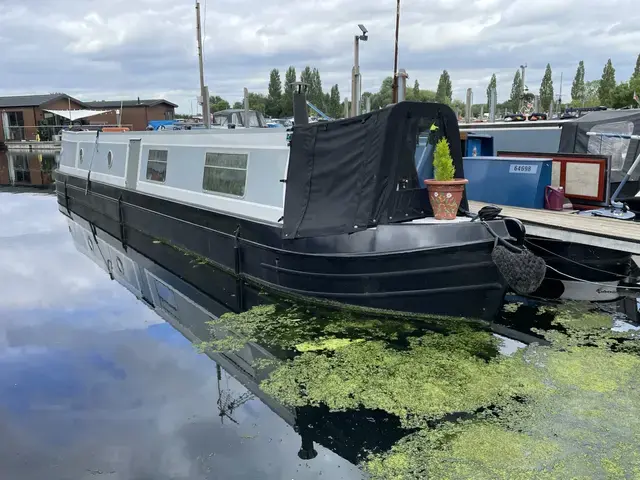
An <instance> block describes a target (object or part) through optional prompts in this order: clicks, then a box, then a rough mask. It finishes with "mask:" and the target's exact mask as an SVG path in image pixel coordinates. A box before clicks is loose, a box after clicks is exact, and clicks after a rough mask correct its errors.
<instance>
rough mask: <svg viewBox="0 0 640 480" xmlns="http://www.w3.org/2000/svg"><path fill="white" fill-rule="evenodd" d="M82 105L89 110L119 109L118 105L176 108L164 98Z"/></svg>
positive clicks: (98, 102) (102, 101) (104, 101)
mask: <svg viewBox="0 0 640 480" xmlns="http://www.w3.org/2000/svg"><path fill="white" fill-rule="evenodd" d="M84 103H85V104H86V105H87V106H88V107H91V108H120V105H122V106H123V107H155V106H156V105H160V104H161V103H165V104H167V105H169V106H171V107H174V108H175V107H177V106H178V105H176V104H175V103H172V102H170V101H168V100H165V99H164V98H156V99H151V100H140V99H137V100H99V101H93V102H84Z"/></svg>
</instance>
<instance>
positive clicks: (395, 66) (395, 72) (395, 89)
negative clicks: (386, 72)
mask: <svg viewBox="0 0 640 480" xmlns="http://www.w3.org/2000/svg"><path fill="white" fill-rule="evenodd" d="M399 30H400V0H397V4H396V45H395V49H394V58H393V85H392V87H391V91H392V97H391V103H398V32H399Z"/></svg>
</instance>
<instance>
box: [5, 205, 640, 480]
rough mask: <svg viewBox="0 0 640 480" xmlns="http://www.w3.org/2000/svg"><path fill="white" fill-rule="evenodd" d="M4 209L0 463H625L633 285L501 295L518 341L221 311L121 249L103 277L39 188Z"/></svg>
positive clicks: (582, 469)
mask: <svg viewBox="0 0 640 480" xmlns="http://www.w3.org/2000/svg"><path fill="white" fill-rule="evenodd" d="M0 224H1V225H3V228H2V229H0V278H3V279H8V281H6V282H3V288H2V289H1V290H0V332H1V334H0V362H2V365H1V367H0V422H1V423H2V425H3V440H4V441H3V443H2V445H1V446H0V478H20V479H31V478H33V479H41V478H52V479H57V478H60V479H63V478H74V479H75V478H96V476H97V477H98V478H103V477H104V478H117V479H129V478H136V479H137V478H153V479H169V478H171V479H209V478H210V479H218V478H220V479H236V478H237V479H257V478H259V479H296V480H298V479H316V478H331V479H340V478H344V479H352V478H353V479H355V478H363V477H365V476H366V475H367V474H368V475H370V476H371V477H372V478H380V479H382V478H385V479H387V478H398V479H412V478H436V479H440V478H451V479H457V478H460V479H465V478H473V479H485V478H486V479H496V478H501V479H502V478H503V479H512V478H518V479H521V478H525V479H529V478H531V479H539V478H544V479H546V478H553V479H564V478H637V476H638V475H640V456H639V455H638V453H637V452H636V448H635V446H636V445H637V443H638V440H640V403H638V394H637V391H638V387H640V340H639V339H638V338H637V337H636V336H635V335H636V327H635V324H634V322H635V321H637V305H636V302H635V300H633V299H627V300H623V301H620V302H613V303H607V304H599V305H590V304H588V303H584V302H583V303H571V304H564V305H560V306H549V305H547V306H540V305H539V304H518V303H512V304H509V305H508V306H507V307H506V308H505V311H504V312H503V314H502V318H501V322H502V323H503V324H504V325H507V326H509V327H510V328H517V329H519V330H522V331H524V332H526V333H527V334H528V335H531V336H534V337H535V338H538V339H539V341H540V342H541V343H542V344H544V345H539V346H536V345H534V346H530V347H526V346H525V345H524V344H522V343H518V342H514V341H508V340H506V339H503V338H499V337H497V336H496V335H495V334H493V333H492V332H490V331H488V330H487V329H486V326H484V325H482V324H477V323H475V322H466V321H461V320H459V321H452V320H450V319H429V321H428V322H427V321H426V320H425V319H415V318H410V317H407V316H405V317H401V318H377V317H371V316H363V315H361V314H357V313H345V312H335V311H330V310H326V309H325V308H323V307H321V306H317V305H315V306H314V305H300V304H289V303H283V302H280V303H278V304H277V305H275V306H274V305H265V306H262V307H258V308H256V309H254V310H252V311H251V312H247V313H244V314H241V315H227V316H225V317H223V318H222V319H217V320H216V319H214V318H213V317H212V316H211V315H210V314H209V313H208V311H209V309H210V303H211V301H210V299H208V297H206V296H205V295H204V294H202V292H201V291H199V290H198V289H197V285H190V284H188V283H186V282H185V281H183V280H180V279H178V278H176V277H175V276H173V275H172V274H171V273H170V272H169V271H167V270H166V269H164V268H163V265H159V264H155V263H153V262H151V261H149V259H145V258H143V257H142V256H140V255H137V254H136V253H135V252H132V251H131V249H130V250H129V253H128V254H127V255H120V256H119V258H121V259H122V272H121V273H119V272H118V269H119V268H120V267H118V269H115V268H114V276H115V279H116V281H110V280H109V277H108V275H107V273H106V272H105V271H104V270H103V269H101V268H100V267H99V266H98V265H100V264H102V266H103V267H104V265H105V264H104V262H103V261H102V259H103V258H104V255H107V256H108V258H114V257H116V256H117V255H115V254H113V255H112V253H111V252H112V251H113V252H115V251H116V250H114V249H116V248H117V247H118V246H117V244H115V243H114V244H113V245H111V246H110V245H109V244H108V243H102V248H101V249H97V248H94V249H91V248H89V247H88V246H87V242H86V237H87V230H86V225H83V224H81V223H79V224H76V223H72V224H70V225H69V224H68V223H67V219H66V217H64V216H63V215H62V214H60V213H59V212H58V209H57V204H56V200H55V197H53V196H48V195H29V194H19V195H15V194H9V193H2V192H0ZM70 230H71V232H70ZM74 240H75V242H76V243H75V246H74ZM162 247H163V248H164V247H165V246H164V245H162ZM165 255H166V256H167V258H168V257H169V256H171V255H176V258H182V259H183V261H184V262H191V264H192V268H193V269H199V270H202V272H203V274H204V277H205V278H206V272H207V269H208V268H210V267H209V266H208V265H207V264H202V263H201V262H199V261H192V259H190V258H189V257H188V256H185V255H184V254H183V253H182V252H174V253H172V252H171V248H170V247H166V250H165ZM194 278H195V277H194ZM194 287H195V288H194ZM131 292H134V293H135V294H136V295H138V296H144V297H145V298H146V299H147V301H148V303H150V305H151V308H150V307H149V306H148V305H146V304H144V303H143V302H141V301H139V300H137V299H136V296H135V295H132V293H131ZM460 301H464V299H463V298H461V299H460ZM621 312H623V313H621ZM179 332H181V333H179ZM230 332H233V334H231V333H230ZM194 344H195V345H197V346H198V347H199V348H200V349H202V350H203V351H205V352H207V355H205V354H201V353H198V350H196V348H195V347H194ZM547 344H548V345H547ZM612 412H614V413H612ZM364 472H367V473H366V474H365V473H364Z"/></svg>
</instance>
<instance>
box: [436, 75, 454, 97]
mask: <svg viewBox="0 0 640 480" xmlns="http://www.w3.org/2000/svg"><path fill="white" fill-rule="evenodd" d="M452 96H453V87H452V86H451V77H449V72H447V71H446V70H443V71H442V74H441V75H440V80H438V89H437V90H436V102H438V103H446V104H450V103H451V99H452V98H451V97H452Z"/></svg>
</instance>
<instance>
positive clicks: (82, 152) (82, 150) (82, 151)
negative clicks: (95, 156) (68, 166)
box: [78, 148, 84, 163]
mask: <svg viewBox="0 0 640 480" xmlns="http://www.w3.org/2000/svg"><path fill="white" fill-rule="evenodd" d="M78 160H79V161H80V163H82V160H84V149H83V148H81V149H80V152H79V153H78Z"/></svg>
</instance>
